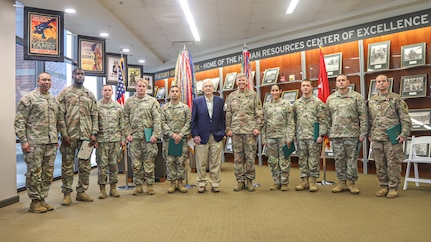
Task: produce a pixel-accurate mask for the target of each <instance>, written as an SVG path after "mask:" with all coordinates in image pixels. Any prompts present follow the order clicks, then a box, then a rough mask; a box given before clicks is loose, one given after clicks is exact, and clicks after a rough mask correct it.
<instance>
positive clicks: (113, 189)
mask: <svg viewBox="0 0 431 242" xmlns="http://www.w3.org/2000/svg"><path fill="white" fill-rule="evenodd" d="M110 188H111V189H109V196H111V197H120V194H118V191H117V184H116V183H111V187H110Z"/></svg>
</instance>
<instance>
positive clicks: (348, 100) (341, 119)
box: [326, 90, 368, 181]
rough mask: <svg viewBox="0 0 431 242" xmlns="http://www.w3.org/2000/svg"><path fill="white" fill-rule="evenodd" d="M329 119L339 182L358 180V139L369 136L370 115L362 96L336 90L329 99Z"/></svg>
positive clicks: (351, 91)
mask: <svg viewBox="0 0 431 242" xmlns="http://www.w3.org/2000/svg"><path fill="white" fill-rule="evenodd" d="M326 108H327V109H328V112H329V115H330V118H329V119H328V121H329V125H328V127H330V132H329V137H330V138H331V140H332V146H333V150H334V159H335V170H336V174H337V178H338V180H340V181H346V180H349V181H356V180H357V179H358V161H357V156H358V151H357V149H358V147H359V136H362V137H364V138H366V137H367V133H368V113H367V107H366V105H365V101H364V98H363V97H362V96H361V94H360V93H358V92H356V91H353V90H348V91H347V92H346V93H345V94H340V93H339V91H335V92H334V93H333V94H331V95H330V96H329V97H328V99H327V100H326Z"/></svg>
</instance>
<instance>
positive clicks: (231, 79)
mask: <svg viewBox="0 0 431 242" xmlns="http://www.w3.org/2000/svg"><path fill="white" fill-rule="evenodd" d="M235 80H236V72H231V73H227V74H226V78H225V80H224V85H223V90H225V91H228V90H232V89H233V88H234V87H235Z"/></svg>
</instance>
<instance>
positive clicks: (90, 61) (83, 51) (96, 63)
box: [78, 35, 105, 76]
mask: <svg viewBox="0 0 431 242" xmlns="http://www.w3.org/2000/svg"><path fill="white" fill-rule="evenodd" d="M78 66H79V67H81V68H82V69H83V70H84V71H85V74H86V75H88V76H105V39H102V38H96V37H89V36H83V35H78Z"/></svg>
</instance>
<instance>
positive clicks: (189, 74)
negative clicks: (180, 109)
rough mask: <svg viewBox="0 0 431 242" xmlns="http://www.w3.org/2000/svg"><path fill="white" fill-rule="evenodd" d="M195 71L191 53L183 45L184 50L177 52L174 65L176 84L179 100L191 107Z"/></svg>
mask: <svg viewBox="0 0 431 242" xmlns="http://www.w3.org/2000/svg"><path fill="white" fill-rule="evenodd" d="M194 79H195V71H194V68H193V60H192V55H191V54H190V52H189V51H188V50H187V49H186V46H184V50H182V51H180V53H179V54H178V59H177V64H176V66H175V81H176V83H175V84H176V85H177V86H179V87H180V88H181V101H182V102H183V103H185V104H187V106H189V107H190V109H191V108H192V103H193V83H194Z"/></svg>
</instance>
